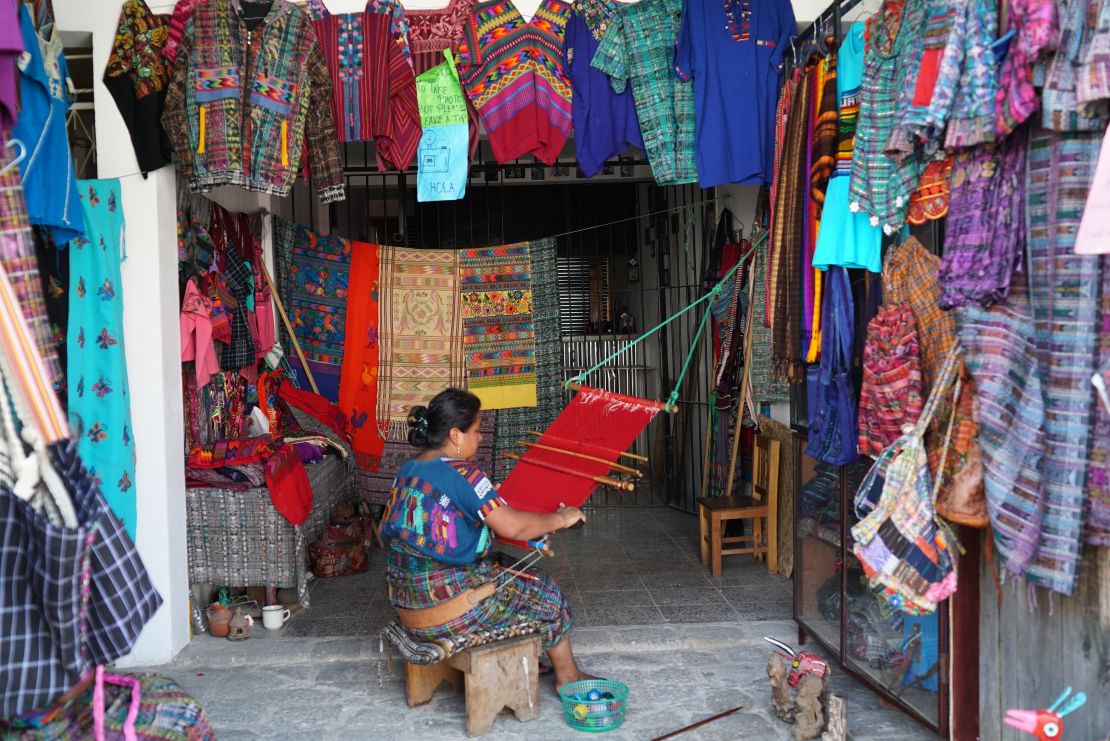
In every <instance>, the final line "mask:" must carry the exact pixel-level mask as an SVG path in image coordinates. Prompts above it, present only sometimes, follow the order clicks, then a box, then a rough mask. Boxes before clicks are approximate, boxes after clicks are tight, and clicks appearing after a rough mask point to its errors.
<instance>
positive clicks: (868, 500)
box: [852, 348, 959, 615]
mask: <svg viewBox="0 0 1110 741" xmlns="http://www.w3.org/2000/svg"><path fill="white" fill-rule="evenodd" d="M958 365H959V351H958V349H957V348H953V349H952V351H951V352H950V353H949V355H948V358H947V359H946V361H945V364H944V368H943V370H942V371H941V373H940V377H939V378H938V380H937V383H936V386H935V387H934V389H933V392H932V394H931V395H930V397H929V401H928V402H927V403H926V405H925V409H924V411H923V412H922V414H921V417H920V418H919V419H918V421H917V424H916V425H915V426H914V427H913V428H912V429H910V430H909V431H908V432H906V433H905V434H903V435H902V436H901V437H899V438H898V439H897V440H895V441H894V442H893V443H892V444H891V445H889V446H887V448H885V449H884V450H883V451H882V453H880V455H879V458H878V460H876V462H875V465H874V466H872V468H871V470H870V471H868V473H867V476H866V477H865V478H864V481H863V483H862V484H861V486H860V489H859V492H858V493H857V495H856V501H855V506H856V513H857V515H859V517H860V520H859V522H858V523H856V524H855V525H854V526H853V527H852V537H853V539H854V543H853V546H852V552H853V553H854V554H855V556H856V558H857V559H858V560H859V562H860V565H861V566H862V567H863V570H864V573H865V574H867V577H868V580H869V582H870V584H871V586H872V588H874V589H876V590H878V591H880V592H881V593H882V594H883V595H884V596H885V598H886V600H887V601H888V602H889V603H890V604H891V605H892V606H894V607H897V608H899V609H901V610H902V611H903V612H905V613H906V614H910V615H928V614H931V613H933V612H934V611H935V610H936V608H937V603H938V602H940V601H941V600H943V599H945V598H947V597H949V596H950V595H951V594H952V593H954V592H955V591H956V562H955V558H954V557H953V554H952V547H953V542H952V537H951V533H950V531H948V530H947V528H946V527H945V526H942V524H941V523H940V521H939V520H938V519H937V513H936V510H935V508H934V505H933V500H934V496H935V491H934V487H933V477H932V475H931V474H930V473H929V465H928V456H927V453H926V451H925V430H926V429H927V428H928V426H929V423H930V421H931V420H932V417H933V415H934V413H935V412H936V408H937V406H938V405H939V403H940V399H941V398H942V397H943V396H944V395H945V394H946V393H947V392H948V388H949V386H950V385H951V384H952V382H953V379H955V378H956V368H957V367H958ZM957 385H958V382H957ZM957 393H958V392H957ZM942 465H943V464H942ZM880 479H881V480H882V487H881V489H879V488H878V485H877V483H878V481H879V480H880ZM877 492H878V493H877ZM876 494H877V498H876Z"/></svg>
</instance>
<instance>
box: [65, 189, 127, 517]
mask: <svg viewBox="0 0 1110 741" xmlns="http://www.w3.org/2000/svg"><path fill="white" fill-rule="evenodd" d="M77 185H78V188H79V195H78V203H79V205H80V207H81V210H82V212H83V216H84V224H85V236H84V237H78V238H77V239H75V240H73V241H72V242H70V244H69V251H70V258H69V270H70V272H69V295H70V304H71V306H70V312H69V336H68V338H67V340H66V343H67V345H68V346H69V356H68V365H69V368H68V372H67V375H68V376H69V423H70V425H72V427H73V429H74V430H76V431H80V436H81V437H80V442H79V443H78V446H77V450H78V452H79V453H80V454H81V459H82V460H83V461H84V462H85V464H86V465H87V466H88V468H89V473H90V474H91V475H92V476H93V477H94V478H95V479H96V480H97V481H98V482H99V484H100V491H101V493H103V494H104V498H105V499H106V500H108V505H109V506H110V507H111V508H112V511H113V512H115V513H116V516H118V517H119V518H120V519H121V520H123V524H124V526H125V527H126V528H127V532H128V534H129V535H131V537H132V538H134V537H135V487H134V481H135V447H134V441H133V440H132V431H131V394H130V391H129V389H128V384H127V355H126V353H125V352H124V346H123V285H122V282H121V278H120V260H121V255H123V249H122V248H123V202H122V201H121V200H120V184H119V180H80V181H78V183H77Z"/></svg>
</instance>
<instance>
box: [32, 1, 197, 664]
mask: <svg viewBox="0 0 1110 741" xmlns="http://www.w3.org/2000/svg"><path fill="white" fill-rule="evenodd" d="M120 5H121V2H120V0H54V10H55V14H56V15H57V20H58V27H59V28H61V29H63V30H66V31H83V32H88V33H91V34H92V38H93V65H94V70H96V72H95V74H94V77H95V78H96V81H95V90H94V100H95V104H96V139H97V151H98V158H99V175H100V177H104V178H115V177H118V178H120V182H121V187H122V196H123V213H124V219H125V221H126V232H125V238H126V240H127V256H128V257H127V260H125V261H124V263H123V265H122V274H123V301H124V327H123V329H124V343H125V346H126V349H127V375H128V381H129V383H130V387H131V416H132V427H133V430H134V433H135V450H136V453H137V456H138V462H137V464H136V470H135V492H136V498H137V508H138V527H137V537H136V541H137V545H138V548H139V553H140V554H141V555H142V558H143V562H144V563H145V564H146V567H147V570H148V571H149V572H150V575H151V578H152V579H153V580H154V584H155V586H156V587H157V588H158V591H159V592H160V593H161V594H162V597H163V599H164V600H165V604H164V605H163V606H162V608H161V609H160V610H159V611H158V613H157V614H156V615H155V616H154V619H153V620H152V621H151V622H150V623H149V624H148V625H147V627H146V629H145V630H144V631H143V633H142V635H141V636H140V637H139V641H138V643H137V644H136V645H135V649H134V651H133V652H132V654H131V655H130V656H129V657H127V658H126V659H125V660H123V661H121V662H120V664H121V665H125V666H126V665H140V664H158V663H163V662H166V661H169V660H170V659H171V658H173V656H174V655H175V654H176V653H177V652H178V651H180V650H181V648H182V647H184V645H185V644H186V642H187V641H188V639H189V624H188V602H187V599H188V593H187V590H188V575H187V558H186V541H185V470H184V460H183V455H182V450H183V446H184V439H183V432H182V427H183V423H182V419H183V417H182V402H181V355H180V342H181V341H180V334H179V329H178V297H177V296H178V288H177V223H176V217H177V211H176V197H175V184H174V176H173V171H172V169H171V168H168V167H166V168H162V169H161V170H159V171H158V172H156V173H152V174H151V175H150V177H149V179H146V180H144V179H143V178H142V177H141V176H139V175H138V165H137V164H136V162H135V155H134V150H133V149H132V147H131V140H130V138H129V136H128V133H127V129H126V127H125V126H124V124H123V120H122V119H121V118H120V116H119V113H118V111H117V110H116V106H115V103H114V102H113V101H112V98H111V95H110V94H109V93H108V91H107V90H106V89H105V87H104V85H103V84H102V82H101V80H100V77H101V71H102V70H103V69H104V67H105V65H106V64H107V60H108V53H109V47H110V45H111V42H112V39H113V37H114V35H115V27H116V21H117V20H118V18H119V11H120ZM152 6H153V9H154V10H155V11H156V12H158V11H164V10H167V9H168V8H169V7H172V3H160V4H158V3H152Z"/></svg>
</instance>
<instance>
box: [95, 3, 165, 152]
mask: <svg viewBox="0 0 1110 741" xmlns="http://www.w3.org/2000/svg"><path fill="white" fill-rule="evenodd" d="M167 20H168V19H167V18H166V16H160V15H155V14H154V13H152V12H151V10H150V8H149V7H148V6H147V4H146V3H145V2H143V0H127V1H126V2H125V3H124V4H123V9H122V10H120V15H119V25H118V26H117V27H116V36H115V39H114V40H113V41H112V53H111V55H110V56H109V57H108V66H107V68H106V69H105V70H104V86H105V87H106V88H108V92H109V93H111V94H112V99H113V100H115V102H116V107H117V108H119V112H120V115H121V116H123V122H124V123H125V124H126V125H127V131H128V133H130V134H131V144H132V145H133V146H134V147H135V157H136V159H138V161H139V169H140V170H141V171H142V172H143V173H144V174H145V173H148V172H150V171H152V170H157V169H158V168H159V167H162V166H164V165H168V164H169V163H170V162H171V161H172V152H171V151H170V140H169V138H167V137H166V132H165V131H164V130H163V129H162V108H163V107H164V105H165V101H166V85H167V83H168V82H169V76H170V73H169V68H168V66H167V64H166V59H165V57H164V56H163V54H162V46H163V44H164V43H165V40H166V28H167Z"/></svg>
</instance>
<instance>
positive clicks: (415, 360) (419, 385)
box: [341, 246, 466, 441]
mask: <svg viewBox="0 0 1110 741" xmlns="http://www.w3.org/2000/svg"><path fill="white" fill-rule="evenodd" d="M380 280H381V287H382V291H381V296H380V297H379V303H378V312H379V314H378V316H379V323H378V335H379V337H378V342H379V348H378V390H379V393H378V413H377V423H378V429H379V431H380V432H381V434H382V436H383V437H385V438H386V439H387V440H397V441H402V440H404V439H405V438H406V435H407V434H408V425H407V423H406V421H405V420H406V417H407V416H408V412H409V409H410V408H412V407H413V406H415V405H417V404H425V405H426V404H427V403H428V402H429V401H431V399H432V397H433V396H435V395H436V394H438V393H439V392H440V391H443V390H444V389H445V388H448V387H452V386H453V387H457V388H462V387H463V384H464V383H465V380H466V378H465V374H464V362H463V349H462V313H461V312H460V311H459V290H458V288H459V261H458V253H457V252H456V251H455V250H414V249H409V248H407V247H384V246H383V247H382V248H381V278H380ZM341 326H342V325H341Z"/></svg>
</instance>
